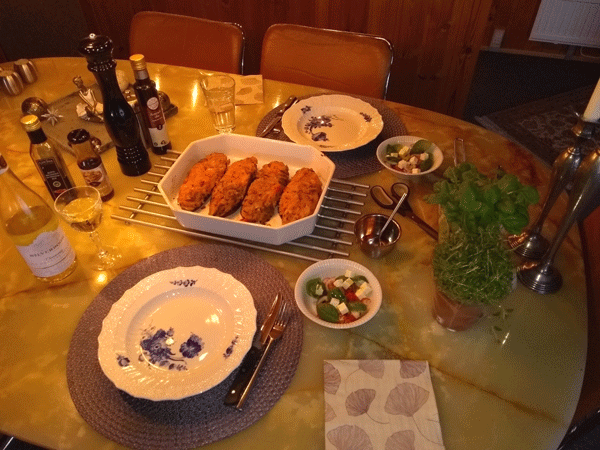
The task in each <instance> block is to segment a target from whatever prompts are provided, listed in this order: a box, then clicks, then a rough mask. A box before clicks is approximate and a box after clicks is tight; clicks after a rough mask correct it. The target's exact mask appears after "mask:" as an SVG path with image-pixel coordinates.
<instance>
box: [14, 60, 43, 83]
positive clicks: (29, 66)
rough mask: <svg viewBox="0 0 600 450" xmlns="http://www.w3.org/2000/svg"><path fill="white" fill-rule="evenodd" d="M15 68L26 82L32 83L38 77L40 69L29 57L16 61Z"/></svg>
mask: <svg viewBox="0 0 600 450" xmlns="http://www.w3.org/2000/svg"><path fill="white" fill-rule="evenodd" d="M14 70H15V72H17V73H18V74H19V75H20V76H21V79H22V80H23V82H24V83H27V84H31V83H33V82H34V81H37V79H38V71H37V67H36V66H35V63H34V62H33V61H31V60H29V59H18V60H16V61H15V63H14Z"/></svg>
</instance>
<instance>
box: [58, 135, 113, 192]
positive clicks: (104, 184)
mask: <svg viewBox="0 0 600 450" xmlns="http://www.w3.org/2000/svg"><path fill="white" fill-rule="evenodd" d="M67 140H68V141H69V146H70V147H71V148H72V149H73V151H74V152H75V156H76V158H77V167H79V170H81V175H82V176H83V179H84V180H85V184H87V185H88V186H92V187H94V188H96V189H98V192H100V197H101V199H102V201H103V202H106V201H108V200H110V199H111V198H113V196H114V195H115V190H114V188H113V187H112V184H110V180H109V179H108V174H107V173H106V169H105V168H104V164H103V163H102V158H100V155H98V154H97V153H96V152H95V151H94V149H93V148H92V141H91V136H90V133H89V132H88V131H87V130H84V129H83V128H77V129H76V130H72V131H71V132H69V134H68V135H67Z"/></svg>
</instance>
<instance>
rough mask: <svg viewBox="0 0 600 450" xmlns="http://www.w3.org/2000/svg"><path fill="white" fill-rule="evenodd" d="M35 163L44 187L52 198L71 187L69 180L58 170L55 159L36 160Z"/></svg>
mask: <svg viewBox="0 0 600 450" xmlns="http://www.w3.org/2000/svg"><path fill="white" fill-rule="evenodd" d="M35 163H36V165H37V166H38V168H39V169H40V172H41V173H42V175H43V176H44V181H45V183H46V187H47V188H48V190H49V191H50V194H52V198H56V197H58V196H59V195H60V194H61V193H62V192H64V191H66V190H67V189H70V188H72V187H73V185H72V184H71V182H70V181H69V179H68V178H67V177H66V176H65V175H64V174H63V172H62V171H61V170H60V169H59V164H58V163H57V161H56V160H55V159H53V158H43V159H36V160H35Z"/></svg>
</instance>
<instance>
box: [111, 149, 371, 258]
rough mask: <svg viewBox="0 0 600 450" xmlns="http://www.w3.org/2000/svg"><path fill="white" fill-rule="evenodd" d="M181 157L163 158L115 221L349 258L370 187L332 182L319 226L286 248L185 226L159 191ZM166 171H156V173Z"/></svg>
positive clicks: (284, 251)
mask: <svg viewBox="0 0 600 450" xmlns="http://www.w3.org/2000/svg"><path fill="white" fill-rule="evenodd" d="M179 155H180V153H178V152H170V153H168V154H167V155H165V156H163V157H161V160H162V162H163V163H164V164H159V165H154V166H153V169H152V171H150V172H148V173H146V176H148V177H152V178H150V179H148V178H142V179H141V180H140V181H141V183H142V184H143V185H144V186H143V187H135V188H134V189H133V192H134V194H139V195H135V196H128V197H127V198H126V199H127V201H128V202H130V203H128V204H126V205H119V209H120V210H121V211H126V212H129V215H125V216H122V215H116V214H113V215H111V218H113V219H116V220H120V221H123V222H125V223H134V224H138V225H145V226H149V227H153V228H159V229H162V230H169V231H174V232H176V233H181V234H185V235H187V236H192V237H196V238H201V239H208V240H211V241H215V242H221V243H226V244H234V245H238V246H241V247H246V248H252V249H257V250H262V251H266V252H270V253H276V254H279V255H286V256H291V257H294V258H300V259H304V260H307V261H320V260H323V259H327V258H336V257H347V256H349V252H348V250H349V248H350V247H351V246H352V245H353V236H354V232H353V227H354V222H355V221H356V219H357V218H358V217H359V216H360V215H361V214H362V213H361V208H362V207H363V206H364V198H365V197H366V196H367V193H368V190H369V186H368V185H364V184H358V183H352V182H349V181H345V180H338V179H335V178H334V179H332V180H331V183H330V185H329V188H328V189H327V192H326V193H325V200H324V201H323V204H322V206H321V209H320V210H319V214H318V219H317V224H316V226H315V229H314V231H313V233H312V234H310V235H307V236H303V237H301V238H298V239H295V240H293V241H290V242H287V243H285V244H282V245H270V244H263V243H257V242H254V241H247V240H243V239H237V238H232V237H225V236H219V235H216V234H212V233H205V232H202V231H197V230H192V229H189V228H185V227H182V226H181V225H180V224H179V222H177V219H176V218H175V216H174V215H173V213H172V211H171V209H170V208H169V206H168V205H167V204H166V202H165V200H164V199H163V197H162V195H161V194H160V192H159V191H158V183H159V181H160V180H161V179H162V177H163V176H164V175H165V174H166V173H167V170H169V168H170V167H171V165H172V164H173V162H175V160H176V159H177V157H178V156H179ZM159 169H160V170H162V172H156V171H155V170H159Z"/></svg>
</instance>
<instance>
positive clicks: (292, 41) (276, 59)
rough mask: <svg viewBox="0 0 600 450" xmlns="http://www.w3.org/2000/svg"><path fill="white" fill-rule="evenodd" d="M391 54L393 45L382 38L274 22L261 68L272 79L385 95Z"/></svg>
mask: <svg viewBox="0 0 600 450" xmlns="http://www.w3.org/2000/svg"><path fill="white" fill-rule="evenodd" d="M392 58H393V51H392V45H391V44H390V42H389V41H387V40H386V39H384V38H382V37H379V36H372V35H368V34H360V33H351V32H347V31H337V30H327V29H322V28H312V27H306V26H302V25H292V24H275V25H271V26H270V27H269V28H268V29H267V31H266V33H265V36H264V38H263V45H262V54H261V61H260V72H261V74H262V75H263V77H265V78H269V79H272V80H279V81H287V82H290V83H297V84H304V85H308V86H316V87H321V88H326V89H332V90H336V91H341V92H346V93H350V94H357V95H365V96H369V97H375V98H385V94H386V91H387V84H388V79H389V76H390V68H391V65H392Z"/></svg>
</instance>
